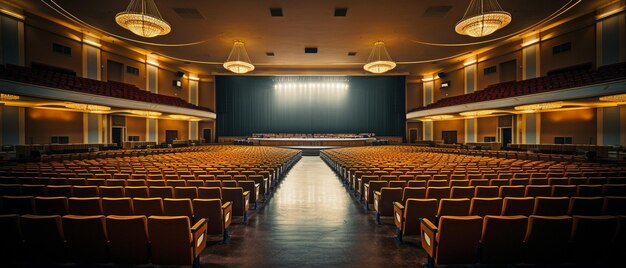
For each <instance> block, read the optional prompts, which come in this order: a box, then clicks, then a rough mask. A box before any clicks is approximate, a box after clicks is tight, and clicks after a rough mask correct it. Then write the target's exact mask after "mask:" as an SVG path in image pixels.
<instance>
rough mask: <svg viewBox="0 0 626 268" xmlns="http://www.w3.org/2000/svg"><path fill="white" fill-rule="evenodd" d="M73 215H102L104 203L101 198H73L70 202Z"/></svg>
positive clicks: (70, 210)
mask: <svg viewBox="0 0 626 268" xmlns="http://www.w3.org/2000/svg"><path fill="white" fill-rule="evenodd" d="M68 208H69V209H68V211H69V214H71V215H83V216H91V215H102V214H103V213H102V201H101V200H100V198H99V197H72V198H70V199H69V200H68Z"/></svg>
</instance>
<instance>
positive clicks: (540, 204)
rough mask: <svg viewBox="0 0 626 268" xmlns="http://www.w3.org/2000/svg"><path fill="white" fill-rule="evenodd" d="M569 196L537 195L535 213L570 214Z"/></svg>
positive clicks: (548, 214)
mask: <svg viewBox="0 0 626 268" xmlns="http://www.w3.org/2000/svg"><path fill="white" fill-rule="evenodd" d="M568 209H569V198H567V197H537V198H535V209H534V210H533V215H538V216H561V215H568V214H567V212H568Z"/></svg>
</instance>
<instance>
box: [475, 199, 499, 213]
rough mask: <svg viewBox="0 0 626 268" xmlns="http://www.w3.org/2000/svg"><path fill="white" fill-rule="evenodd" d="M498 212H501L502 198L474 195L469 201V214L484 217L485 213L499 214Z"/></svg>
mask: <svg viewBox="0 0 626 268" xmlns="http://www.w3.org/2000/svg"><path fill="white" fill-rule="evenodd" d="M500 213H502V198H499V197H493V198H481V197H475V198H473V199H472V201H471V204H470V215H475V216H482V217H484V216H487V215H494V216H499V215H500Z"/></svg>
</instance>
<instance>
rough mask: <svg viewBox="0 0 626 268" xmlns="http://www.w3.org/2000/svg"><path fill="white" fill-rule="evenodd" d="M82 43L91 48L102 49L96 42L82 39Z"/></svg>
mask: <svg viewBox="0 0 626 268" xmlns="http://www.w3.org/2000/svg"><path fill="white" fill-rule="evenodd" d="M83 43H85V44H87V45H90V46H92V47H102V44H100V43H98V42H96V41H91V40H89V39H83Z"/></svg>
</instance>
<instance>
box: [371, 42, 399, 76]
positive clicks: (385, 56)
mask: <svg viewBox="0 0 626 268" xmlns="http://www.w3.org/2000/svg"><path fill="white" fill-rule="evenodd" d="M393 68H396V63H395V62H394V61H393V60H392V59H391V56H389V53H388V52H387V49H386V48H385V42H383V41H378V42H376V43H374V48H372V53H370V56H369V58H368V59H367V64H365V65H364V66H363V69H365V70H366V71H368V72H370V73H375V74H382V73H385V72H387V71H390V70H392V69H393Z"/></svg>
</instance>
